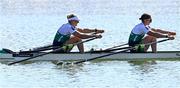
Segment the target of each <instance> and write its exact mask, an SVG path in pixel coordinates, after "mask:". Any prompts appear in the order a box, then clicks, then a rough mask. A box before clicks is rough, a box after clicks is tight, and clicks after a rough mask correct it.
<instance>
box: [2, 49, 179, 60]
mask: <svg viewBox="0 0 180 88" xmlns="http://www.w3.org/2000/svg"><path fill="white" fill-rule="evenodd" d="M42 53H45V52H37V53H27V54H26V53H23V54H20V53H13V54H10V53H0V62H3V61H19V60H23V59H26V58H29V57H32V56H36V55H39V54H42ZM110 53H112V52H97V53H90V52H86V53H78V52H71V53H51V54H47V55H44V56H41V57H37V58H34V59H31V60H30V61H65V60H82V59H83V60H84V59H88V58H94V57H98V56H102V55H107V54H110ZM99 59H108V60H125V61H128V60H131V61H132V60H147V59H148V60H149V59H158V60H159V59H167V60H171V59H177V60H180V51H159V52H157V53H151V52H148V53H130V52H124V53H119V54H115V55H111V56H107V57H104V58H99Z"/></svg>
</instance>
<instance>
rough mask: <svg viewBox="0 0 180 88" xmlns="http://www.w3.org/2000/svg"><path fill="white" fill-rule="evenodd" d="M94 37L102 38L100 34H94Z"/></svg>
mask: <svg viewBox="0 0 180 88" xmlns="http://www.w3.org/2000/svg"><path fill="white" fill-rule="evenodd" d="M94 37H96V38H102V35H94Z"/></svg>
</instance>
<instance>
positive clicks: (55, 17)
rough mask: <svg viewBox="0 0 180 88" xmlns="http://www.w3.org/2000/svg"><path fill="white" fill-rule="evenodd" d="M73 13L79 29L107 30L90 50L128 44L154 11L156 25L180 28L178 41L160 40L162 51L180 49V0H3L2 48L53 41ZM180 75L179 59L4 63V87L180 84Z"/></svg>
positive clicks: (0, 67) (0, 87)
mask: <svg viewBox="0 0 180 88" xmlns="http://www.w3.org/2000/svg"><path fill="white" fill-rule="evenodd" d="M70 13H75V14H77V15H78V17H79V18H80V20H81V21H80V23H79V24H78V27H82V28H100V29H104V30H105V33H104V34H103V38H102V39H98V40H94V41H91V42H88V43H86V44H85V50H89V49H90V48H96V49H99V48H107V47H111V46H114V45H117V44H123V43H126V42H127V39H128V36H129V33H130V31H131V29H132V28H133V27H134V25H136V24H137V23H139V22H140V21H139V20H138V18H139V17H140V15H141V14H142V13H149V14H151V15H152V17H153V22H152V24H151V26H152V27H155V28H162V29H168V30H170V31H176V32H177V36H176V39H175V40H173V41H167V42H164V43H160V44H158V50H170V51H173V50H180V46H179V45H180V35H179V34H180V30H179V29H180V27H179V25H180V1H179V0H166V1H164V0H138V1H137V0H111V1H109V0H88V1H87V0H68V1H67V0H60V1H59V0H0V49H1V48H8V49H11V50H13V51H19V50H27V49H31V48H34V47H39V46H43V45H47V44H51V43H52V40H53V37H54V35H55V33H56V31H57V29H58V28H59V27H60V26H61V25H62V24H63V23H66V22H67V21H66V15H67V14H70ZM76 50H77V48H75V49H74V51H76ZM179 74H180V62H179V61H157V64H151V63H149V62H127V61H101V62H88V63H85V64H83V65H80V66H72V67H60V66H56V65H55V64H53V63H51V62H36V63H31V64H17V65H14V66H7V65H6V64H4V63H1V64H0V88H26V87H30V88H45V87H46V88H120V87H123V88H179V87H180V81H179V80H180V76H179Z"/></svg>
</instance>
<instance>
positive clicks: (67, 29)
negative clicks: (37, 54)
mask: <svg viewBox="0 0 180 88" xmlns="http://www.w3.org/2000/svg"><path fill="white" fill-rule="evenodd" d="M75 31H76V27H74V26H72V25H71V24H70V23H66V24H63V25H62V26H61V27H60V28H59V29H58V31H57V33H56V35H55V37H54V41H53V46H63V45H64V44H65V43H66V41H68V40H69V39H70V36H71V35H72V34H73V33H74V32H75Z"/></svg>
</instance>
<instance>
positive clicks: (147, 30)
mask: <svg viewBox="0 0 180 88" xmlns="http://www.w3.org/2000/svg"><path fill="white" fill-rule="evenodd" d="M139 20H141V21H142V22H141V23H140V24H137V25H136V26H135V27H134V28H133V29H132V31H131V33H130V36H129V41H128V44H129V46H133V47H134V46H135V45H138V44H141V43H143V44H146V43H151V42H156V38H169V39H171V40H173V39H174V35H176V33H175V32H170V31H165V30H162V29H155V28H151V27H150V26H149V25H150V23H151V22H152V19H151V15H149V14H146V13H144V14H143V15H142V16H141V18H139ZM145 34H147V35H146V36H145ZM148 48H149V45H145V46H141V45H139V46H138V48H137V49H136V50H131V52H146V51H147V50H148ZM151 48H152V52H156V51H157V44H156V43H154V44H151Z"/></svg>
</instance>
